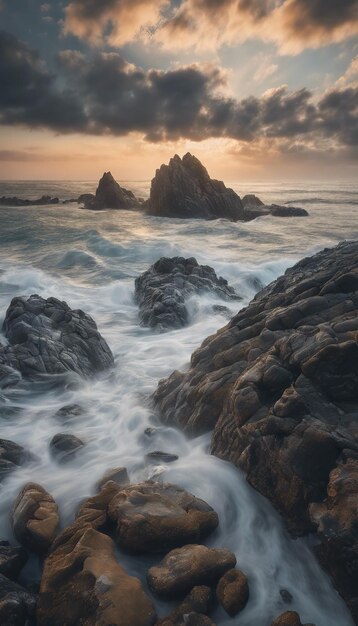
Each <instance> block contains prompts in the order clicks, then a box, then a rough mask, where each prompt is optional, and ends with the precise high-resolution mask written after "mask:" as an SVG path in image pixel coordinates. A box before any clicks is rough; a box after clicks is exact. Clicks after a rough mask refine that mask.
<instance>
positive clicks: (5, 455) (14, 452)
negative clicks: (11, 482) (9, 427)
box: [0, 439, 31, 480]
mask: <svg viewBox="0 0 358 626" xmlns="http://www.w3.org/2000/svg"><path fill="white" fill-rule="evenodd" d="M29 460H31V455H30V454H29V453H28V452H27V451H26V450H25V448H23V447H22V446H20V445H19V444H17V443H15V442H14V441H9V440H8V439H0V480H2V479H3V478H5V477H6V476H7V474H9V473H10V472H12V471H14V470H15V469H17V468H18V467H20V466H21V465H24V463H26V462H27V461H29Z"/></svg>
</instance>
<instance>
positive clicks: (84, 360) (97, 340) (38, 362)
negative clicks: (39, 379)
mask: <svg viewBox="0 0 358 626" xmlns="http://www.w3.org/2000/svg"><path fill="white" fill-rule="evenodd" d="M3 332H4V333H5V336H6V338H7V340H8V345H7V346H2V347H0V368H1V365H5V366H6V367H10V368H12V369H13V370H15V371H18V372H21V374H22V375H23V376H28V377H31V378H32V377H35V376H38V375H42V374H65V373H66V372H69V371H72V372H76V373H77V374H80V375H82V376H91V375H93V374H96V373H97V372H101V371H102V370H104V369H106V368H108V367H111V366H112V365H113V364H114V361H113V355H112V352H111V350H110V349H109V347H108V345H107V343H106V342H105V340H104V339H103V337H102V336H101V335H100V333H99V332H98V330H97V326H96V323H95V322H94V320H93V319H92V318H91V317H90V316H89V315H87V314H86V313H84V312H83V311H81V310H80V309H76V310H73V309H70V307H69V306H68V304H66V302H61V301H60V300H57V298H48V299H47V300H45V299H44V298H41V296H38V295H32V296H30V297H25V296H22V297H16V298H13V300H12V301H11V304H10V306H9V308H8V310H7V312H6V316H5V321H4V324H3Z"/></svg>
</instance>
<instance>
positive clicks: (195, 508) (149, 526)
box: [108, 480, 219, 554]
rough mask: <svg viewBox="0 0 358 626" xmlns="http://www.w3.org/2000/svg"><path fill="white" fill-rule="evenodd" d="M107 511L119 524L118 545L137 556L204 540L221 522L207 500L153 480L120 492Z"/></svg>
mask: <svg viewBox="0 0 358 626" xmlns="http://www.w3.org/2000/svg"><path fill="white" fill-rule="evenodd" d="M108 512H109V516H110V519H111V520H112V521H113V522H114V523H115V524H116V540H117V543H118V545H119V546H120V547H121V548H123V549H125V550H127V551H129V552H132V553H137V554H141V553H145V552H165V551H167V550H170V549H171V548H175V547H178V546H182V545H184V544H186V543H189V542H193V541H201V540H202V539H203V538H204V537H206V536H207V535H208V534H209V533H211V532H212V531H213V530H215V528H216V527H217V525H218V523H219V520H218V516H217V514H216V513H215V511H214V510H213V509H212V508H211V507H210V506H209V505H208V504H207V503H206V502H204V500H200V499H199V498H196V497H195V496H193V495H192V494H191V493H189V492H188V491H185V490H184V489H180V487H177V486H176V485H171V484H169V483H164V484H163V483H157V482H154V481H151V480H148V481H146V482H144V483H139V484H138V485H131V486H130V487H126V488H124V489H121V490H120V491H119V492H118V493H117V495H115V496H114V498H113V499H112V501H111V502H110V505H109V508H108Z"/></svg>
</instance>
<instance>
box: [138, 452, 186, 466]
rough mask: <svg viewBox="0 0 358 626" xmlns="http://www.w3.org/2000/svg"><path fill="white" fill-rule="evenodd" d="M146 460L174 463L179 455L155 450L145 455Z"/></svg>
mask: <svg viewBox="0 0 358 626" xmlns="http://www.w3.org/2000/svg"><path fill="white" fill-rule="evenodd" d="M145 458H146V460H147V461H150V462H153V463H174V461H177V460H178V459H179V457H178V456H177V455H176V454H170V453H169V452H160V451H159V450H156V451H155V452H148V454H146V455H145Z"/></svg>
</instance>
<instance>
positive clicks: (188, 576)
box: [147, 545, 236, 598]
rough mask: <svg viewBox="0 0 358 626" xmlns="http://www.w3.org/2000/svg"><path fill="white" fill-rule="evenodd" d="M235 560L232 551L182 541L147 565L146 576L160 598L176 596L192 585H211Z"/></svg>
mask: <svg viewBox="0 0 358 626" xmlns="http://www.w3.org/2000/svg"><path fill="white" fill-rule="evenodd" d="M235 564H236V558H235V555H234V554H232V552H229V550H225V549H222V548H207V547H206V546H203V545H186V546H184V547H183V548H177V549H176V550H172V551H171V552H169V553H168V554H167V555H166V556H165V557H164V559H163V560H162V561H160V563H158V565H154V566H153V567H151V568H150V569H149V570H148V575H147V580H148V584H149V587H150V589H151V590H152V591H153V592H154V593H156V594H157V595H158V596H160V597H161V598H177V597H180V596H183V595H184V594H185V593H187V592H188V591H190V590H191V589H192V588H193V587H195V586H196V585H214V584H215V583H216V582H217V581H218V580H219V578H221V576H222V575H223V574H224V573H225V572H226V571H227V570H229V569H231V568H232V567H235Z"/></svg>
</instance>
